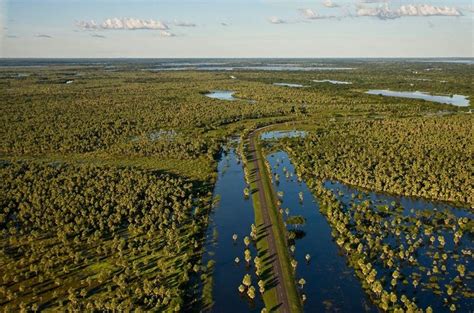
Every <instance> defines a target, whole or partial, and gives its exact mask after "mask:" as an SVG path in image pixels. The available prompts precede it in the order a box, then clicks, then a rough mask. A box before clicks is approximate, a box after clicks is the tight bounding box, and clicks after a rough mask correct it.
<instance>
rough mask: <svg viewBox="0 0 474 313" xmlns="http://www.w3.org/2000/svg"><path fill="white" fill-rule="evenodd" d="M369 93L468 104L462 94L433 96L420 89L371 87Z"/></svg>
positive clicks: (464, 105) (457, 104)
mask: <svg viewBox="0 0 474 313" xmlns="http://www.w3.org/2000/svg"><path fill="white" fill-rule="evenodd" d="M366 93H367V94H369V95H382V96H388V97H399V98H411V99H423V100H427V101H432V102H438V103H445V104H452V105H455V106H459V107H467V106H469V99H468V98H467V97H466V96H463V95H452V96H435V95H431V94H429V93H426V92H420V91H392V90H379V89H372V90H369V91H367V92H366Z"/></svg>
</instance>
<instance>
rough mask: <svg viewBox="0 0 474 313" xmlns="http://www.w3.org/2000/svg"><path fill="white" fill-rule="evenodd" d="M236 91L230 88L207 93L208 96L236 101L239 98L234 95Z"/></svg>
mask: <svg viewBox="0 0 474 313" xmlns="http://www.w3.org/2000/svg"><path fill="white" fill-rule="evenodd" d="M234 93H235V91H229V90H213V91H211V92H209V93H206V94H205V95H206V97H209V98H212V99H219V100H227V101H235V100H238V99H237V98H235V97H234Z"/></svg>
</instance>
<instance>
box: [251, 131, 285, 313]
mask: <svg viewBox="0 0 474 313" xmlns="http://www.w3.org/2000/svg"><path fill="white" fill-rule="evenodd" d="M257 134H258V133H257ZM257 134H256V132H253V133H251V134H250V135H249V152H250V159H249V161H251V162H253V164H254V168H255V182H256V184H257V189H258V198H259V201H260V206H261V209H262V215H263V221H264V225H263V227H264V229H267V230H268V231H267V232H266V234H265V237H266V240H267V242H268V249H269V251H268V252H269V255H272V256H275V257H274V258H273V259H272V269H273V273H274V275H275V276H276V286H275V288H276V291H277V296H278V302H279V308H278V311H279V312H284V313H290V312H291V310H290V304H289V301H288V293H287V290H286V286H285V283H284V279H283V271H282V266H281V263H280V257H279V256H278V250H277V248H276V247H277V246H276V241H275V229H274V227H273V226H272V221H271V218H270V213H269V210H271V208H269V206H268V201H267V198H266V196H265V188H264V186H263V181H262V175H264V173H265V172H264V169H262V168H261V167H260V164H259V159H258V158H259V157H262V156H259V154H258V153H257V151H256V149H255V140H256V136H257ZM262 173H263V174H262ZM270 196H271V197H273V192H272V193H271V194H270Z"/></svg>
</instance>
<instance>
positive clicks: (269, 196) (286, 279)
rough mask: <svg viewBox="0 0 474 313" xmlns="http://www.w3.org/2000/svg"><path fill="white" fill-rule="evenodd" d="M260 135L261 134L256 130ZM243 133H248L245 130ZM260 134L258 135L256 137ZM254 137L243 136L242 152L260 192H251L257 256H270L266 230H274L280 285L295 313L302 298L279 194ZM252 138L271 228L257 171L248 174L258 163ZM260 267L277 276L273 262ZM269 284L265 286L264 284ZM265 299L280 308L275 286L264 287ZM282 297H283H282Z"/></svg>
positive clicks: (271, 306)
mask: <svg viewBox="0 0 474 313" xmlns="http://www.w3.org/2000/svg"><path fill="white" fill-rule="evenodd" d="M257 134H258V133H257ZM243 136H246V134H245V133H244V135H243ZM257 136H258V135H255V137H257ZM250 137H251V138H250V139H249V138H248V137H244V138H243V140H242V146H241V147H242V155H243V157H242V158H243V160H244V165H245V171H246V179H247V182H249V185H250V189H251V190H255V191H257V192H254V193H253V195H252V200H253V204H254V211H255V221H256V225H257V227H258V228H259V230H258V235H257V236H260V237H261V239H259V240H257V250H258V253H259V254H258V258H259V259H264V258H267V257H268V255H267V254H268V251H269V243H268V238H266V237H264V235H265V233H266V232H268V231H271V232H272V233H273V236H274V238H275V245H276V249H277V251H276V253H277V257H278V259H279V262H280V264H281V270H282V275H283V277H281V279H282V280H283V281H282V282H281V284H284V286H285V288H286V292H287V293H288V294H287V296H288V301H289V309H290V310H291V311H292V312H299V311H300V310H301V300H300V297H299V294H298V291H297V290H296V284H295V278H294V275H293V270H294V268H292V266H291V264H290V256H289V251H288V244H287V241H288V239H287V236H286V235H287V232H286V229H285V227H284V224H283V220H282V218H281V216H280V214H279V210H278V204H277V200H276V199H277V196H276V194H275V191H274V190H273V187H272V184H271V182H270V176H269V175H270V173H269V172H268V171H267V164H266V163H265V161H264V158H263V153H262V151H261V147H260V145H259V141H258V140H257V139H256V138H255V137H252V136H250ZM250 140H253V141H254V142H253V143H254V145H255V151H256V153H255V156H256V158H257V162H259V168H260V170H261V171H262V172H261V173H260V180H261V183H262V185H261V186H263V191H264V194H265V202H266V204H267V206H268V211H269V215H270V222H271V225H272V227H271V229H269V230H265V225H266V224H265V221H264V217H263V214H264V213H263V208H262V206H261V203H260V197H259V196H258V188H261V187H260V186H258V185H257V181H256V177H255V174H249V173H255V170H256V168H255V163H254V162H253V161H249V158H250V160H252V158H253V156H252V155H251V152H250V151H249V149H250ZM259 269H260V271H261V272H269V273H271V275H276V273H275V272H274V269H272V267H271V261H270V262H265V264H264V265H263V266H259ZM271 275H268V276H266V277H261V278H262V279H263V280H264V282H265V284H268V282H269V281H271V280H272V279H274V277H273V276H271ZM265 286H266V285H265ZM263 299H264V302H265V307H266V308H267V309H268V310H274V309H275V308H277V307H278V305H279V302H278V297H277V294H276V288H275V287H272V288H268V287H266V288H265V291H264V293H263ZM280 300H281V299H280Z"/></svg>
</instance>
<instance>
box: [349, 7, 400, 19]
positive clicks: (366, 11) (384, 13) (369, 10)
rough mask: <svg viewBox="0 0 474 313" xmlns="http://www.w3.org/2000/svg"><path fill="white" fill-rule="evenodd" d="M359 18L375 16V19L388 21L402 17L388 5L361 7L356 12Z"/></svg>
mask: <svg viewBox="0 0 474 313" xmlns="http://www.w3.org/2000/svg"><path fill="white" fill-rule="evenodd" d="M356 14H357V16H373V17H378V18H379V19H382V20H387V19H394V18H399V17H400V15H399V14H398V13H397V12H395V11H393V10H392V9H390V7H389V6H388V5H387V4H386V5H384V6H381V7H375V8H374V7H365V6H359V7H358V8H357V12H356Z"/></svg>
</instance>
